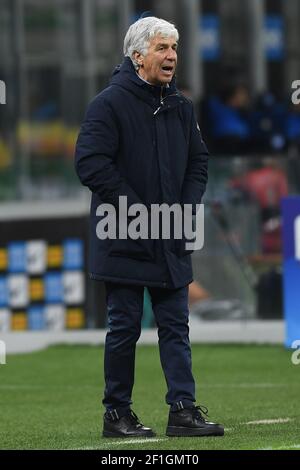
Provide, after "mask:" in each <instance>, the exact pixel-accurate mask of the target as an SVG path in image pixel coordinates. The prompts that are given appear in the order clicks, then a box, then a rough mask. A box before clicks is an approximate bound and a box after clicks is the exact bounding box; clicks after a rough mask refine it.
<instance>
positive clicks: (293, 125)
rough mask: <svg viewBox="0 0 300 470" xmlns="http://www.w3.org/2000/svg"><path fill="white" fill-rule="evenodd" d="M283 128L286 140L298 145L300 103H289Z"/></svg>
mask: <svg viewBox="0 0 300 470" xmlns="http://www.w3.org/2000/svg"><path fill="white" fill-rule="evenodd" d="M284 130H285V136H286V138H287V140H288V142H289V143H294V144H297V145H299V146H300V104H291V106H290V109H289V111H288V113H287V117H286V121H285V128H284Z"/></svg>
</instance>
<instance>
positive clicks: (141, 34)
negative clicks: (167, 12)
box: [123, 16, 179, 68]
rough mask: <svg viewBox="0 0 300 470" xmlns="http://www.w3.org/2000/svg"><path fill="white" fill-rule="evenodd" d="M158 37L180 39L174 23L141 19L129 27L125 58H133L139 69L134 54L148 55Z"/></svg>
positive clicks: (155, 19) (125, 41) (152, 18)
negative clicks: (154, 39) (155, 37)
mask: <svg viewBox="0 0 300 470" xmlns="http://www.w3.org/2000/svg"><path fill="white" fill-rule="evenodd" d="M157 35H161V36H162V37H174V38H175V41H178V39H179V34H178V31H177V29H176V28H175V26H174V25H173V24H172V23H169V22H168V21H166V20H163V19H161V18H156V17H155V16H149V17H146V18H141V19H140V20H138V21H136V22H135V23H133V24H132V25H131V26H130V27H129V29H128V31H127V33H126V36H125V39H124V49H123V50H124V56H125V57H130V58H131V60H132V62H133V64H134V66H135V68H138V64H137V63H136V61H135V60H134V57H133V54H134V52H139V53H140V54H142V55H144V56H145V55H147V52H148V48H149V43H150V40H151V38H153V37H154V36H157Z"/></svg>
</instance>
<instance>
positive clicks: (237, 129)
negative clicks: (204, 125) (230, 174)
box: [207, 80, 251, 154]
mask: <svg viewBox="0 0 300 470" xmlns="http://www.w3.org/2000/svg"><path fill="white" fill-rule="evenodd" d="M249 106H250V95H249V91H248V88H247V86H246V85H245V84H244V83H243V82H241V81H235V82H232V81H230V80H226V81H225V82H223V83H222V85H221V87H220V91H219V94H218V96H214V97H212V98H210V99H209V100H208V103H207V113H208V127H209V130H210V135H211V138H212V143H213V146H214V150H215V151H216V152H219V153H221V154H228V153H229V154H237V153H245V152H248V151H249V150H250V148H251V146H250V145H249V144H250V138H251V134H250V124H249Z"/></svg>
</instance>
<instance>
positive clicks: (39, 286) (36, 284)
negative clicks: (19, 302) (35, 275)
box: [29, 279, 44, 300]
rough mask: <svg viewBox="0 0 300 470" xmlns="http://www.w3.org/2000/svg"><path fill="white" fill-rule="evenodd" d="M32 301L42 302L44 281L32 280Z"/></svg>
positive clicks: (30, 286)
mask: <svg viewBox="0 0 300 470" xmlns="http://www.w3.org/2000/svg"><path fill="white" fill-rule="evenodd" d="M29 290H30V299H31V300H42V299H43V298H44V283H43V280H42V279H31V280H30V285H29Z"/></svg>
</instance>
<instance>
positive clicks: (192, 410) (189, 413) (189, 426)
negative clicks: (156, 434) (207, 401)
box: [166, 406, 224, 437]
mask: <svg viewBox="0 0 300 470" xmlns="http://www.w3.org/2000/svg"><path fill="white" fill-rule="evenodd" d="M201 411H202V413H204V414H205V415H206V416H207V413H208V410H207V408H206V407H204V406H191V407H189V408H183V409H179V410H178V411H170V413H169V422H168V426H167V430H166V435H167V436H173V437H191V436H223V435H224V428H223V426H221V425H220V424H217V423H211V422H210V421H206V419H205V418H204V417H203V416H202V414H201Z"/></svg>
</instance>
